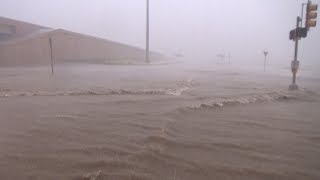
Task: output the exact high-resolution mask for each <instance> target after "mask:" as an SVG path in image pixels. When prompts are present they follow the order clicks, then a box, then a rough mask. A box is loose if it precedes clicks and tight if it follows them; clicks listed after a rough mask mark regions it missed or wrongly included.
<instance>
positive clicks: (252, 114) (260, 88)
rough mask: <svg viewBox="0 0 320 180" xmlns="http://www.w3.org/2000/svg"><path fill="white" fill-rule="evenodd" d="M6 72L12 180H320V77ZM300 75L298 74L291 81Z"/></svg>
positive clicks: (141, 69)
mask: <svg viewBox="0 0 320 180" xmlns="http://www.w3.org/2000/svg"><path fill="white" fill-rule="evenodd" d="M49 70H50V69H49V68H48V67H37V68H2V69H1V71H0V178H1V179H17V180H21V179H41V180H42V179H49V180H57V179H59V180H60V179H61V180H64V179H79V180H100V179H114V180H122V179H128V180H132V179H146V180H149V179H159V180H187V179H190V180H195V179H197V180H198V179H208V180H211V179H245V180H248V179H266V180H269V179H281V180H282V179H288V180H289V179H290V180H292V179H297V180H298V179H299V180H300V179H315V180H316V179H320V158H319V157H320V121H319V119H320V118H319V117H320V111H319V110H320V109H319V107H320V101H319V99H320V95H319V93H320V91H319V90H320V88H319V86H320V85H319V82H320V81H319V80H320V79H319V77H317V76H314V73H310V72H308V71H307V70H305V71H302V72H301V75H300V74H299V75H300V76H299V79H298V82H299V83H300V86H301V89H300V90H299V91H297V92H290V91H288V90H287V88H288V85H289V82H290V74H289V73H290V71H289V70H284V69H278V70H273V71H272V72H267V73H259V72H256V71H254V70H243V69H242V70H239V69H238V68H237V67H235V66H233V67H227V66H225V65H224V66H212V67H211V66H203V67H195V66H186V65H181V64H176V65H158V66H97V65H81V66H79V65H77V66H74V65H65V66H58V67H56V69H55V75H54V76H51V75H50V74H49V72H50V71H49ZM287 71H288V72H287Z"/></svg>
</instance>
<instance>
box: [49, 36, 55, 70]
mask: <svg viewBox="0 0 320 180" xmlns="http://www.w3.org/2000/svg"><path fill="white" fill-rule="evenodd" d="M49 46H50V60H51V75H53V74H54V71H53V54H52V39H51V37H49Z"/></svg>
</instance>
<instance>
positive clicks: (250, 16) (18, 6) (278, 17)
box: [0, 0, 320, 67]
mask: <svg viewBox="0 0 320 180" xmlns="http://www.w3.org/2000/svg"><path fill="white" fill-rule="evenodd" d="M302 2H304V1H301V0H281V1H279V0H264V1H261V0H260V1H258V0H242V1H238V0H229V1H216V0H198V1H195V0H174V1H172V0H150V46H151V50H152V51H158V52H161V53H163V54H165V55H169V56H170V55H172V54H174V53H182V54H184V55H185V56H186V57H188V58H189V59H191V60H193V61H194V62H198V61H208V62H211V61H215V60H216V59H217V56H216V55H217V54H221V53H225V54H228V53H230V54H231V56H232V61H233V62H234V63H243V62H250V64H260V63H261V62H262V61H263V53H262V51H264V50H266V51H269V52H270V55H269V63H271V64H282V65H289V63H290V61H291V60H293V50H294V43H293V42H292V41H289V31H290V30H291V29H293V28H294V27H295V21H296V16H297V15H300V11H301V3H302ZM314 2H315V3H319V2H320V1H314ZM145 8H146V6H145V0H134V1H133V0H91V1H87V0H68V1H65V0H32V1H31V0H1V6H0V12H1V16H4V17H9V18H14V19H18V20H22V21H27V22H32V23H35V24H40V25H44V26H48V27H53V28H61V29H67V30H71V31H75V32H79V33H84V34H89V35H93V36H98V37H102V38H106V39H110V40H114V41H118V42H122V43H126V44H130V45H134V46H138V47H141V48H144V46H145V45H144V44H145ZM319 42H320V29H319V28H318V27H316V28H313V29H311V31H310V32H309V34H308V38H306V39H303V40H302V41H301V44H300V54H299V60H301V61H302V64H304V65H313V66H314V67H315V66H316V67H320V66H319V65H320V63H319V55H320V54H319V53H320V52H319V51H318V50H317V49H318V45H319Z"/></svg>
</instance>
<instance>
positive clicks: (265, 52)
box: [263, 51, 268, 72]
mask: <svg viewBox="0 0 320 180" xmlns="http://www.w3.org/2000/svg"><path fill="white" fill-rule="evenodd" d="M263 54H264V66H263V67H264V68H263V69H264V72H266V65H267V56H268V52H267V51H264V52H263Z"/></svg>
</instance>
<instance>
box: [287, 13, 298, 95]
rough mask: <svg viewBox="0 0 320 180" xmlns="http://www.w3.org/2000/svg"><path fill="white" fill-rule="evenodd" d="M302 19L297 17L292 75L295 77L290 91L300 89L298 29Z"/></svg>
mask: <svg viewBox="0 0 320 180" xmlns="http://www.w3.org/2000/svg"><path fill="white" fill-rule="evenodd" d="M300 21H301V19H300V17H299V16H298V17H297V25H296V32H295V33H296V35H295V49H294V60H293V62H292V65H291V66H292V67H291V68H292V74H293V77H292V84H291V85H290V87H289V89H291V90H296V89H298V85H297V84H296V78H297V71H298V67H297V64H298V63H299V62H298V48H299V37H298V28H299V25H300Z"/></svg>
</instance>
